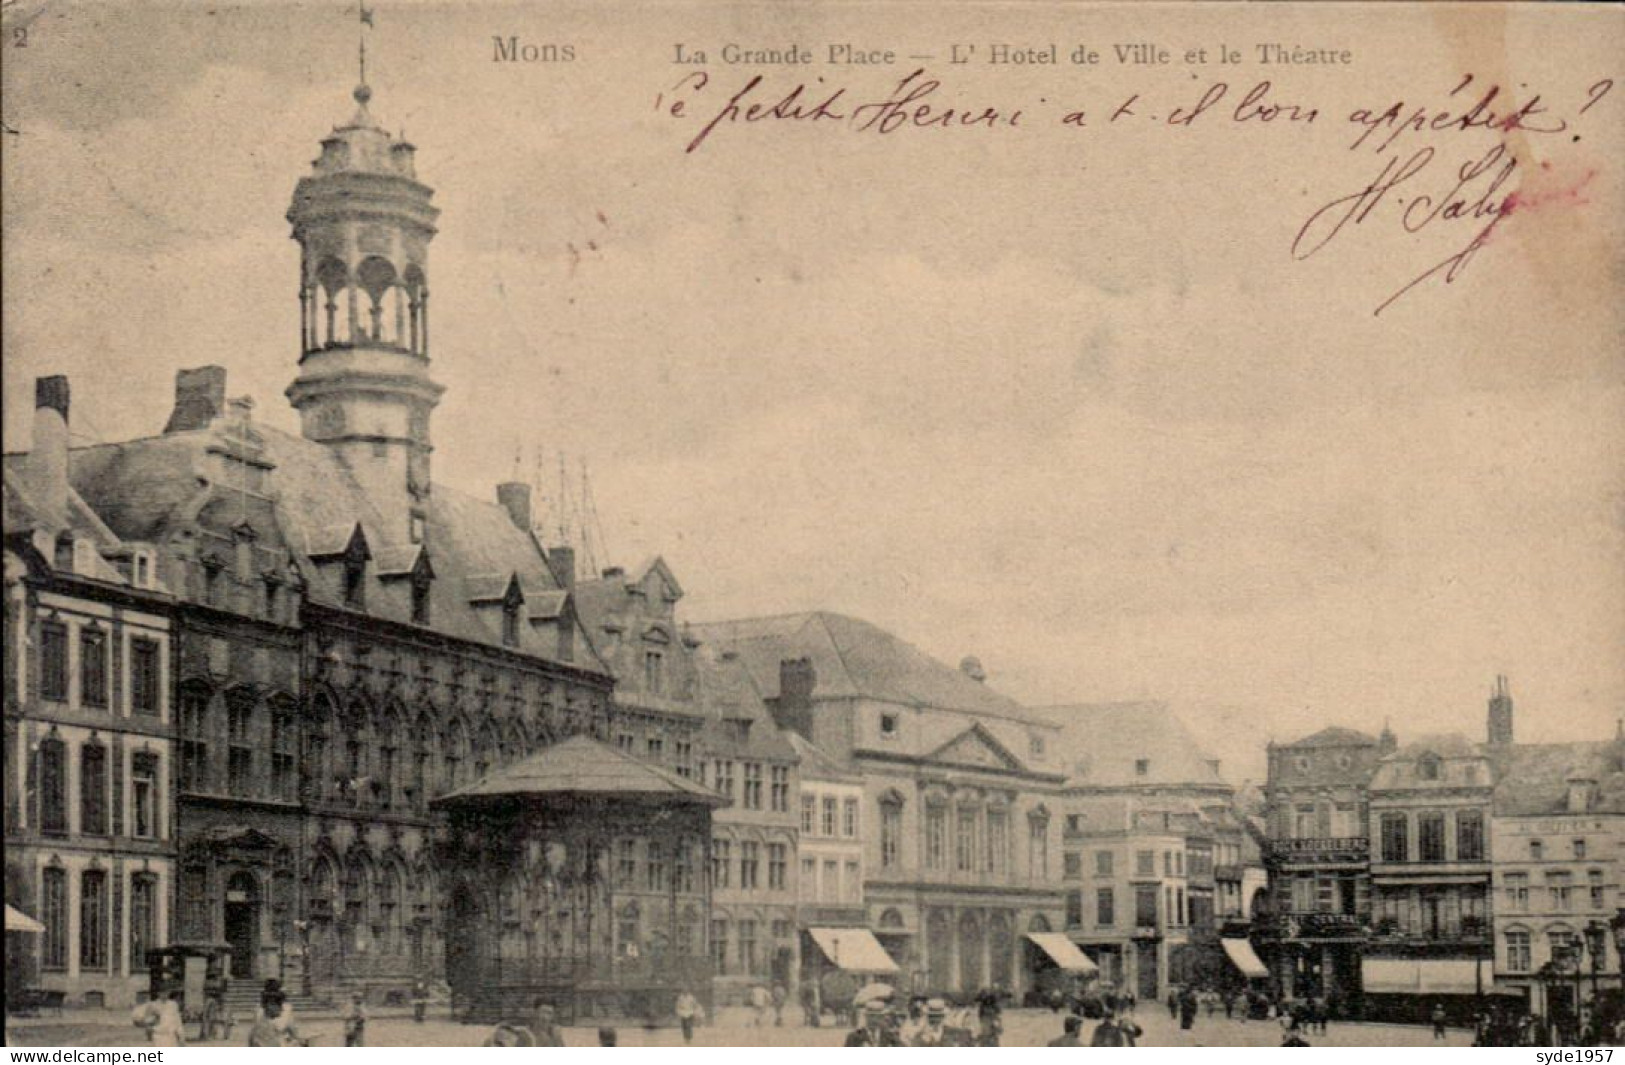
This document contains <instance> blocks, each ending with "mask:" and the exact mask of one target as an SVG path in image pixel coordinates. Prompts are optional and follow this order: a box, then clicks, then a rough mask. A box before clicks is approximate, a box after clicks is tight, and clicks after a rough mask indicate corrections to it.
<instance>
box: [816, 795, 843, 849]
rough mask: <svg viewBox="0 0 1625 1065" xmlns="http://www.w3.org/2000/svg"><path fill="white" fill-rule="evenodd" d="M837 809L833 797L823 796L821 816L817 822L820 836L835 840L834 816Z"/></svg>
mask: <svg viewBox="0 0 1625 1065" xmlns="http://www.w3.org/2000/svg"><path fill="white" fill-rule="evenodd" d="M838 809H839V806H838V804H837V803H836V802H835V799H834V797H832V796H829V795H826V796H824V802H823V805H822V807H821V808H820V811H821V816H820V817H819V820H818V828H819V830H820V833H821V834H822V835H824V836H827V837H829V838H830V839H834V838H835V816H836V811H837V810H838Z"/></svg>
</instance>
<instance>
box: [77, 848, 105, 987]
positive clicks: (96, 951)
mask: <svg viewBox="0 0 1625 1065" xmlns="http://www.w3.org/2000/svg"><path fill="white" fill-rule="evenodd" d="M79 968H80V969H92V970H105V969H106V968H107V874H106V873H105V872H103V871H102V870H100V869H86V870H85V871H84V872H83V873H81V874H80V876H79Z"/></svg>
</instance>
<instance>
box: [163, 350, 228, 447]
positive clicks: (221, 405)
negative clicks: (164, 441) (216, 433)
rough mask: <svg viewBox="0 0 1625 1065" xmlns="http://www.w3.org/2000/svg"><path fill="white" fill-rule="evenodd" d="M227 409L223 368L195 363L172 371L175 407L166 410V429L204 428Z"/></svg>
mask: <svg viewBox="0 0 1625 1065" xmlns="http://www.w3.org/2000/svg"><path fill="white" fill-rule="evenodd" d="M225 409H226V368H225V367H224V366H197V367H194V368H193V369H190V370H181V371H180V372H178V373H177V374H175V409H174V410H172V411H170V412H169V424H167V425H165V426H164V432H166V433H181V432H186V431H187V430H189V429H207V428H208V427H209V423H210V422H212V421H214V419H215V418H217V417H219V415H220V414H221V412H223V411H224V410H225Z"/></svg>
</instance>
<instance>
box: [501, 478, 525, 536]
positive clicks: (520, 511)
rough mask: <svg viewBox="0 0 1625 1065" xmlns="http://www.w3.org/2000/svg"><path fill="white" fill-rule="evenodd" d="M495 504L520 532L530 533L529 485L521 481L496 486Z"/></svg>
mask: <svg viewBox="0 0 1625 1065" xmlns="http://www.w3.org/2000/svg"><path fill="white" fill-rule="evenodd" d="M497 502H498V503H500V504H501V505H502V509H503V510H506V511H507V512H508V520H509V521H511V522H513V523H514V525H515V526H516V527H517V528H518V529H519V531H520V532H527V533H528V532H530V530H531V523H530V485H528V484H526V483H525V482H523V481H505V482H503V483H502V484H499V485H497Z"/></svg>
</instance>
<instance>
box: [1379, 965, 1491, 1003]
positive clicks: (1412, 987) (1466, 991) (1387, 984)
mask: <svg viewBox="0 0 1625 1065" xmlns="http://www.w3.org/2000/svg"><path fill="white" fill-rule="evenodd" d="M1482 964H1483V962H1481V961H1475V960H1473V959H1472V958H1365V959H1363V960H1362V961H1361V963H1360V976H1361V978H1362V981H1363V983H1364V984H1365V990H1366V991H1367V992H1370V993H1373V994H1382V995H1471V994H1475V993H1477V992H1478V991H1479V990H1480V986H1479V980H1480V974H1479V968H1478V967H1479V966H1480V965H1482Z"/></svg>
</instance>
